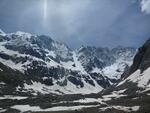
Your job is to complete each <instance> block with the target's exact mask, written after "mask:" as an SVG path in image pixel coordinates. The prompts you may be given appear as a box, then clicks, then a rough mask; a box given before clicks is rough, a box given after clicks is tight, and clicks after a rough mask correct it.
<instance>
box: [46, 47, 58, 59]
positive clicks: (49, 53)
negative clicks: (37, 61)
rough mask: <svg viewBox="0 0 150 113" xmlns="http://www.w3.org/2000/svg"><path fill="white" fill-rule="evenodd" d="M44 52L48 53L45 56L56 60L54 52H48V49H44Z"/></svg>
mask: <svg viewBox="0 0 150 113" xmlns="http://www.w3.org/2000/svg"><path fill="white" fill-rule="evenodd" d="M45 51H46V52H48V53H47V54H46V56H52V57H53V58H56V54H55V52H54V51H50V50H48V49H45Z"/></svg>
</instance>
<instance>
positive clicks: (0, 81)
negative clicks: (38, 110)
mask: <svg viewBox="0 0 150 113" xmlns="http://www.w3.org/2000/svg"><path fill="white" fill-rule="evenodd" d="M135 53H136V49H135V48H130V47H125V48H124V47H117V48H113V49H108V48H100V47H99V48H96V47H84V46H83V47H81V48H79V49H76V50H71V49H70V48H69V47H68V46H67V45H65V44H62V43H59V42H57V41H54V40H53V39H52V38H51V37H49V36H45V35H32V34H30V33H25V32H21V31H18V32H16V33H4V32H3V31H2V30H1V31H0V87H1V92H0V93H4V92H5V91H6V90H5V89H7V88H8V89H10V87H13V88H11V90H10V91H9V90H7V93H8V94H9V93H12V91H13V92H15V93H23V92H26V93H31V94H35V95H37V94H38V93H43V94H46V93H56V94H64V93H66V94H75V93H85V94H87V93H96V92H99V91H101V90H102V89H105V88H107V87H109V86H110V85H111V84H112V83H115V82H116V81H118V80H119V79H120V77H121V75H122V73H123V72H124V71H125V70H127V69H128V67H129V66H130V65H131V64H132V59H133V57H134V55H135ZM4 86H5V87H4ZM5 93H6V92H5Z"/></svg>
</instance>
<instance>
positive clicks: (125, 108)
mask: <svg viewBox="0 0 150 113" xmlns="http://www.w3.org/2000/svg"><path fill="white" fill-rule="evenodd" d="M112 108H114V109H117V110H121V111H125V112H131V111H138V110H139V108H140V106H132V107H126V106H109V107H103V108H100V110H101V111H105V110H107V109H112Z"/></svg>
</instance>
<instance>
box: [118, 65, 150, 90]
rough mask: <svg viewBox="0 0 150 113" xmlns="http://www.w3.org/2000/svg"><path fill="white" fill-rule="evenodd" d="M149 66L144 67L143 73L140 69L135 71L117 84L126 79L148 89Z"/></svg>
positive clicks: (149, 79) (149, 87)
mask: <svg viewBox="0 0 150 113" xmlns="http://www.w3.org/2000/svg"><path fill="white" fill-rule="evenodd" d="M149 74H150V68H148V69H146V70H145V71H144V72H143V73H140V70H137V71H135V72H134V73H133V74H131V75H130V76H129V77H128V78H126V79H125V80H123V81H122V82H120V83H119V84H118V85H117V86H120V85H122V84H123V83H125V82H126V81H131V82H134V83H137V85H138V87H141V88H144V89H145V91H147V90H149V89H150V76H149Z"/></svg>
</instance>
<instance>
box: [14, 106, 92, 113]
mask: <svg viewBox="0 0 150 113" xmlns="http://www.w3.org/2000/svg"><path fill="white" fill-rule="evenodd" d="M88 107H95V105H88V106H58V107H52V108H47V109H41V108H40V107H39V106H30V105H15V106H12V107H11V108H13V109H17V110H20V111H21V112H27V111H32V112H36V111H70V110H71V111H72V110H77V109H78V110H79V109H82V108H88Z"/></svg>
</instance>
